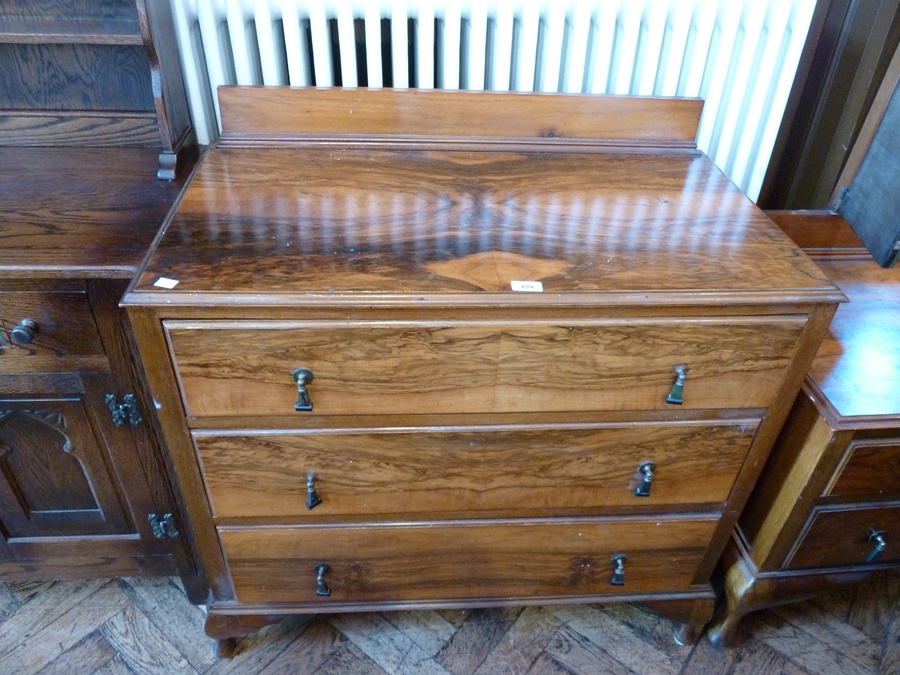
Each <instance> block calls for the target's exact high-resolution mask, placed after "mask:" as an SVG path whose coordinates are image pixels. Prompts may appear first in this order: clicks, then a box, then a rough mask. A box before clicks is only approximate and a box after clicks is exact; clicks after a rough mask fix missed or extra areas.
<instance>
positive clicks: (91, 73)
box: [0, 42, 153, 112]
mask: <svg viewBox="0 0 900 675" xmlns="http://www.w3.org/2000/svg"><path fill="white" fill-rule="evenodd" d="M0 63H3V64H4V66H5V67H4V68H3V70H0V108H5V109H7V110H29V109H39V110H95V111H100V110H122V111H130V112H138V111H152V110H153V93H152V90H151V88H150V86H149V83H150V67H149V65H148V62H147V55H146V52H145V50H144V47H143V45H133V46H114V45H100V44H94V45H80V44H3V43H2V42H0Z"/></svg>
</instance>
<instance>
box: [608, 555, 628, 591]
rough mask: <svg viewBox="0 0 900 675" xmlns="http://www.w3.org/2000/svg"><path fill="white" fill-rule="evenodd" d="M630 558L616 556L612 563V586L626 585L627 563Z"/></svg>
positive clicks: (610, 581)
mask: <svg viewBox="0 0 900 675" xmlns="http://www.w3.org/2000/svg"><path fill="white" fill-rule="evenodd" d="M627 559H628V556H626V555H624V554H620V555H614V556H613V557H612V559H611V560H610V562H611V563H612V568H613V573H612V577H611V578H610V580H609V583H610V585H611V586H624V585H625V561H626V560H627Z"/></svg>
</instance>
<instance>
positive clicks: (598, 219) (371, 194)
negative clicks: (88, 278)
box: [126, 90, 841, 311]
mask: <svg viewBox="0 0 900 675" xmlns="http://www.w3.org/2000/svg"><path fill="white" fill-rule="evenodd" d="M291 92H292V93H295V94H298V95H299V94H301V93H302V92H298V91H296V90H291ZM317 93H320V92H317ZM369 93H372V92H369ZM344 95H348V94H347V93H346V92H344ZM460 96H461V97H462V100H463V101H467V100H468V101H471V100H472V99H473V98H474V99H475V102H476V103H478V102H479V101H480V100H481V99H480V98H479V96H478V95H475V94H468V95H463V94H461V95H460ZM482 96H489V95H482ZM493 96H500V95H493ZM506 96H507V97H509V98H510V99H511V100H510V104H509V105H510V106H512V108H511V109H514V107H515V105H516V103H517V100H516V99H517V97H516V96H515V95H506ZM528 98H529V99H534V98H539V97H528ZM546 98H550V99H553V100H555V99H556V98H565V97H546ZM583 98H584V97H579V100H582V99H583ZM299 100H300V101H303V100H304V99H299ZM361 100H363V101H365V100H367V99H361ZM443 100H446V99H443ZM599 100H604V99H599V98H598V101H599ZM607 101H608V100H607ZM439 103H440V99H439ZM493 103H494V104H495V106H496V101H493ZM657 103H658V102H657ZM667 103H678V104H681V105H683V104H685V103H689V104H691V105H692V107H693V108H694V109H695V111H694V112H695V113H698V112H699V106H698V105H696V102H693V101H688V102H684V101H678V102H672V101H668V102H667ZM342 104H343V105H345V106H346V105H348V104H347V103H346V102H345V101H344V102H342ZM604 105H610V104H609V103H608V102H607V103H605V104H604ZM350 107H351V108H352V106H350ZM495 109H496V107H495ZM561 110H565V107H561ZM475 112H476V113H477V110H476V111H475ZM599 112H602V110H601V111H599ZM495 117H496V115H495ZM226 121H227V120H226ZM479 123H481V122H480V119H472V127H473V129H476V130H477V129H478V124H479ZM561 123H562V124H564V123H565V120H562V122H561ZM424 124H425V123H424V122H421V123H420V125H423V126H424ZM484 124H485V126H486V128H487V129H488V131H490V130H491V129H493V128H494V127H498V128H499V127H502V121H500V120H497V119H494V120H492V121H489V122H485V123H484ZM596 124H597V125H601V126H602V124H601V123H600V122H596ZM647 124H648V126H650V127H651V128H652V123H649V122H648V123H647ZM660 124H662V122H660ZM663 126H664V125H663ZM538 131H539V132H540V133H544V134H545V136H551V137H553V138H549V139H548V138H546V137H542V138H539V139H529V140H527V141H523V139H521V138H516V139H512V141H511V140H510V139H509V138H506V139H502V141H501V140H497V139H494V138H491V139H487V140H485V139H484V138H482V137H479V138H477V139H475V140H474V141H473V140H469V141H467V142H459V141H457V142H456V143H450V142H447V141H444V142H439V141H435V140H433V138H428V139H425V140H424V141H423V140H422V138H421V137H419V136H416V135H407V136H405V137H403V140H404V142H398V141H397V139H396V138H392V141H391V142H387V141H384V140H383V139H382V140H379V139H378V138H376V139H375V140H372V138H373V137H364V136H360V135H359V134H345V135H344V136H343V137H341V138H340V139H339V140H334V141H330V140H329V138H330V137H328V136H323V135H322V134H313V135H309V134H307V135H301V136H300V140H299V141H297V139H296V137H294V138H293V140H285V138H282V137H280V136H278V135H277V134H274V135H270V136H258V137H254V136H252V135H247V134H243V135H241V134H234V135H229V133H228V127H227V126H226V131H225V134H224V135H223V138H222V140H221V141H220V144H219V146H218V147H216V148H214V149H212V150H211V151H210V152H208V153H207V156H206V157H205V159H204V161H203V162H202V163H201V167H200V169H199V170H198V172H197V173H196V175H195V177H194V179H193V181H192V183H191V185H190V187H189V189H188V190H187V193H186V195H185V197H184V199H183V201H182V202H181V205H180V206H179V208H178V210H177V212H176V213H175V215H174V217H173V218H172V219H171V221H170V223H169V224H168V227H167V228H166V230H165V232H164V234H163V236H162V237H161V239H160V240H159V241H158V244H157V246H156V248H155V250H154V251H153V254H152V256H151V257H150V258H149V260H148V262H147V263H146V266H145V268H144V269H143V270H142V273H141V274H140V275H139V277H138V279H137V281H136V284H134V287H133V289H132V293H131V294H130V295H129V296H128V298H127V299H126V301H127V303H129V304H140V305H166V306H169V307H172V308H174V307H177V306H179V305H193V306H215V305H218V304H222V303H227V304H229V305H230V306H232V307H235V306H240V305H264V306H284V305H287V306H293V307H317V306H318V307H321V306H324V305H329V306H335V305H337V306H345V307H350V306H361V307H368V308H372V307H384V306H394V307H400V306H405V307H413V308H417V309H425V310H426V311H428V310H429V309H431V310H436V309H437V308H438V307H441V308H449V307H453V306H478V307H483V308H493V307H502V306H516V307H524V306H531V307H534V306H548V305H551V306H552V305H555V306H560V307H561V306H569V307H578V306H581V307H585V306H594V307H596V306H598V305H604V306H647V305H666V306H674V305H692V306H699V305H706V306H721V305H735V304H736V305H748V306H749V305H757V306H758V305H765V304H771V303H776V304H794V305H797V304H803V303H807V302H811V303H818V302H834V301H835V300H839V299H841V294H840V292H839V291H838V289H837V288H836V287H835V286H834V285H833V284H832V283H831V282H830V281H829V280H828V279H827V277H826V276H825V275H823V274H822V273H821V272H820V271H819V270H818V268H816V267H815V265H814V264H812V263H811V262H810V261H809V260H807V259H806V258H805V256H804V255H803V254H802V253H801V252H800V251H799V250H798V249H797V248H796V247H795V246H794V245H793V243H792V242H791V241H790V240H789V239H788V238H787V237H785V236H784V235H783V234H782V233H781V232H780V231H779V230H778V229H777V228H776V227H774V225H773V224H772V223H771V222H770V221H769V220H768V219H767V218H766V216H765V215H764V214H763V213H762V212H761V211H760V210H759V209H758V208H757V207H756V206H755V205H754V204H752V203H751V202H750V200H748V199H747V198H746V197H745V196H744V195H743V194H742V193H741V192H740V191H739V190H738V189H737V187H735V186H734V185H733V184H732V183H731V182H730V181H729V180H728V179H727V178H726V177H725V176H724V175H723V174H722V173H721V172H720V171H719V170H718V169H717V168H716V167H715V166H714V165H713V164H712V162H711V161H710V160H709V159H708V158H706V157H705V156H702V155H700V154H699V153H697V152H696V150H695V149H694V148H693V142H692V140H689V141H684V140H681V141H677V140H671V139H663V140H652V141H650V142H648V141H641V142H636V141H633V140H629V139H627V138H626V139H613V140H612V141H609V142H605V143H603V144H599V143H597V142H594V144H593V145H591V144H590V143H588V142H586V141H584V140H583V139H577V138H576V139H572V138H570V139H558V138H555V136H556V132H554V131H552V130H549V131H548V130H543V129H541V130H538ZM470 133H475V132H472V131H471V130H470ZM511 133H524V132H523V131H516V130H515V129H513V131H512V132H511ZM559 133H563V131H559ZM577 133H578V132H577V130H576V132H574V133H571V134H570V135H572V136H574V135H576V134H577ZM615 133H620V134H623V133H624V134H626V135H627V131H626V132H619V131H617V130H613V131H612V132H610V133H609V134H608V135H614V134H615ZM673 137H674V135H673ZM273 138H274V141H273V140H272V139H273ZM310 138H312V141H310V140H309V139H310ZM348 139H349V140H348ZM542 143H544V145H542ZM553 143H555V145H553ZM548 144H549V145H548ZM560 149H562V151H561V152H560V151H559V150H560ZM161 277H162V278H164V279H171V280H174V281H177V282H178V284H177V286H175V287H174V288H171V289H170V288H165V287H160V286H159V285H157V284H158V282H159V279H160V278H161ZM517 282H524V283H525V284H526V286H525V287H526V288H530V289H534V288H535V286H534V285H533V284H532V282H540V284H539V286H540V287H542V292H527V291H525V292H522V291H517V290H516V289H517V288H522V285H521V284H519V283H517ZM163 283H165V282H163Z"/></svg>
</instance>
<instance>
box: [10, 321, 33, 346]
mask: <svg viewBox="0 0 900 675" xmlns="http://www.w3.org/2000/svg"><path fill="white" fill-rule="evenodd" d="M37 332H38V325H37V322H35V321H32V320H31V319H22V320H21V321H20V322H19V323H18V325H16V327H15V328H13V329H12V330H11V331H10V332H9V339H10V340H12V343H13V344H14V345H20V346H21V345H27V344H31V342H32V340H34V336H35V335H37Z"/></svg>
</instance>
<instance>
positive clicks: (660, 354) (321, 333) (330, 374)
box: [164, 316, 806, 417]
mask: <svg viewBox="0 0 900 675" xmlns="http://www.w3.org/2000/svg"><path fill="white" fill-rule="evenodd" d="M805 322H806V317H805V316H796V317H746V318H739V317H728V318H726V319H722V318H715V319H705V318H698V319H662V318H661V319H631V320H626V319H602V320H601V319H597V320H568V321H560V322H552V321H541V322H538V321H459V322H435V321H419V322H405V321H307V322H299V321H292V322H288V321H277V322H276V321H258V322H244V321H242V322H225V321H202V322H184V321H166V322H164V326H165V330H166V333H167V335H168V339H169V342H170V349H171V351H172V355H173V361H174V363H175V366H176V369H177V371H178V378H179V381H180V385H181V390H182V395H183V397H184V400H185V403H186V407H187V412H188V415H189V416H193V417H205V416H241V415H246V416H258V415H310V414H323V415H353V414H417V413H479V412H481V413H483V412H494V413H506V412H552V411H560V412H568V411H592V410H660V409H666V408H679V407H683V408H764V407H767V406H768V405H769V403H770V402H771V400H772V397H773V396H774V394H775V392H776V391H778V388H779V386H780V384H781V381H782V378H783V376H784V371H785V369H786V367H787V365H788V363H789V361H790V358H791V356H792V355H793V353H794V350H795V345H796V343H797V340H798V338H799V336H800V332H801V330H802V329H803V326H804V325H805ZM682 364H683V365H684V366H685V367H686V381H685V383H684V388H683V405H682V406H678V405H673V404H671V403H667V402H666V399H667V395H668V394H670V392H671V391H672V388H673V385H674V384H675V381H676V376H675V368H676V366H679V365H682ZM298 369H306V370H308V371H309V372H311V373H312V376H313V380H312V381H311V382H310V383H309V384H308V386H307V387H306V388H307V390H308V394H309V398H310V400H311V403H312V411H311V412H309V411H304V412H295V407H296V404H297V403H298V401H299V398H300V397H299V395H298V386H297V384H296V383H295V381H294V379H293V377H292V373H294V372H295V371H296V370H298Z"/></svg>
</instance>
